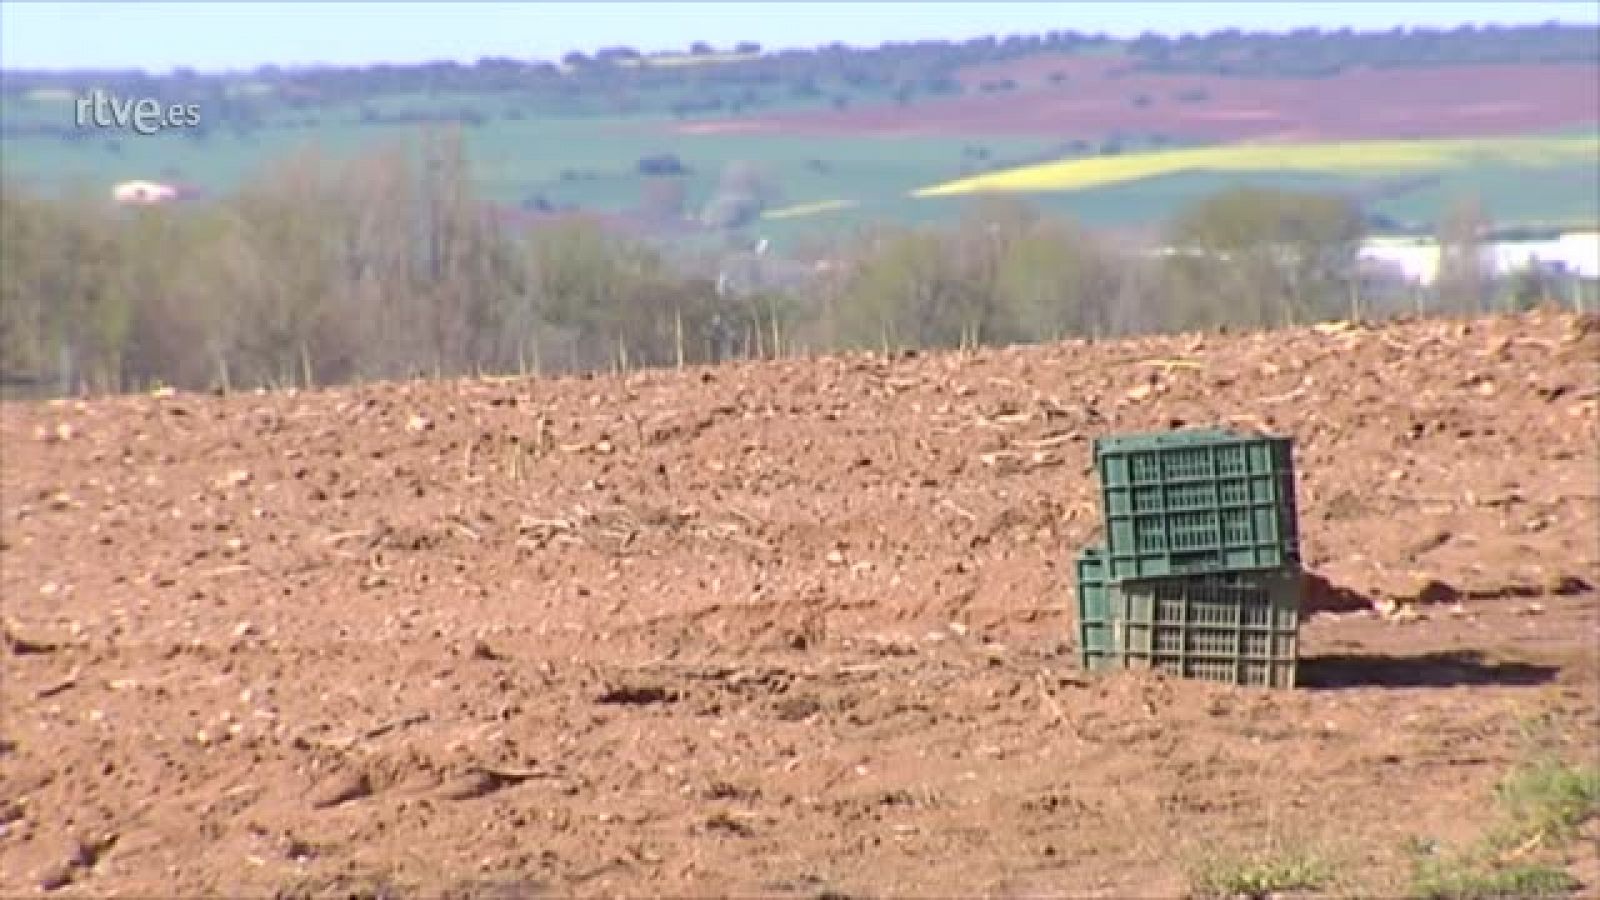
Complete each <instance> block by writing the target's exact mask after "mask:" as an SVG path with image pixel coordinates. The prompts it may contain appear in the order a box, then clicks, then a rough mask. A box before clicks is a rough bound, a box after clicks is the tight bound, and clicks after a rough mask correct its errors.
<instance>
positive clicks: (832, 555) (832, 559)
mask: <svg viewBox="0 0 1600 900" xmlns="http://www.w3.org/2000/svg"><path fill="white" fill-rule="evenodd" d="M825 558H826V559H827V561H828V565H830V566H842V565H844V554H843V553H840V552H839V551H837V550H829V551H828V555H827V556H826V557H825Z"/></svg>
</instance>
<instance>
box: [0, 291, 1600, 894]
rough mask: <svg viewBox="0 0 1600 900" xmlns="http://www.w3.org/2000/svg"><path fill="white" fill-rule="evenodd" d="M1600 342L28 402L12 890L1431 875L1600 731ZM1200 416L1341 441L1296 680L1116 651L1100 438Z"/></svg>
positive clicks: (1009, 885)
mask: <svg viewBox="0 0 1600 900" xmlns="http://www.w3.org/2000/svg"><path fill="white" fill-rule="evenodd" d="M1597 359H1600V323H1597V322H1596V320H1595V319H1593V318H1577V317H1572V316H1564V315H1555V314H1529V315H1525V316H1519V317H1505V318H1491V319H1481V320H1474V321H1429V322H1412V323H1399V324H1394V325H1389V326H1385V327H1381V328H1378V327H1363V326H1345V327H1343V328H1325V329H1323V330H1320V331H1318V330H1306V331H1299V332H1289V333H1275V334H1261V335H1240V336H1217V335H1206V336H1194V335H1190V336H1174V337H1165V338H1158V339H1149V340H1143V341H1138V342H1120V343H1103V344H1087V343H1067V344H1059V345H1052V346H1044V347H1032V348H1014V349H997V350H985V351H982V352H977V353H971V354H966V355H957V354H950V355H920V356H914V357H904V358H895V359H884V358H882V357H871V356H859V357H841V358H825V359H818V360H807V361H778V362H770V363H758V364H744V365H730V366H725V367H721V368H716V369H704V370H689V371H684V372H670V371H658V372H642V373H637V374H634V375H631V376H628V377H602V378H594V379H579V378H567V379H559V380H504V381H462V382H447V383H416V384H383V385H370V386H362V387H348V388H340V389H336V390H325V391H316V392H302V393H273V394H238V395H233V396H228V397H209V396H199V395H190V394H177V395H168V396H148V395H143V396H130V397H122V398H110V399H95V400H89V401H85V402H77V401H66V402H56V403H36V404H22V403H7V404H5V405H4V406H3V421H0V429H3V430H0V449H3V452H4V458H3V466H0V523H3V530H0V538H3V545H0V564H3V565H0V590H3V597H4V613H5V627H6V646H5V648H4V655H3V660H4V669H3V672H4V682H3V688H4V734H3V737H4V743H3V745H0V802H3V804H4V805H3V807H0V822H3V825H0V893H3V894H5V895H18V894H22V895H28V894H31V893H35V892H40V891H43V890H46V889H54V890H55V891H56V892H57V893H58V894H60V895H78V896H88V895H94V896H113V895H122V896H135V895H137V896H146V897H149V896H199V895H211V896H216V895H228V896H265V895H273V894H274V893H280V892H281V893H284V894H309V893H315V894H318V895H325V894H330V893H337V894H339V895H341V896H342V895H345V894H349V893H362V892H366V893H368V894H372V895H378V896H397V897H408V896H439V895H440V894H445V893H448V894H451V895H456V896H461V895H468V894H472V895H480V896H481V895H488V896H499V897H513V896H534V895H538V894H540V893H548V894H551V895H557V894H559V895H572V894H579V895H596V896H615V895H619V894H627V895H651V896H655V895H662V894H674V895H695V896H706V895H712V894H723V895H730V894H731V895H741V896H744V895H753V894H761V895H767V896H779V897H786V896H811V897H815V896H818V895H821V894H824V893H827V892H833V894H835V895H855V896H862V895H878V896H885V895H893V896H904V895H922V896H930V895H933V896H977V895H991V896H1017V895H1023V894H1054V895H1072V896H1119V897H1125V896H1164V895H1173V894H1176V893H1180V892H1182V891H1184V890H1185V889H1186V886H1187V883H1188V882H1187V879H1188V878H1189V876H1190V874H1191V869H1192V867H1193V866H1195V865H1196V864H1197V863H1196V861H1197V860H1203V859H1206V858H1209V857H1214V856H1217V855H1218V854H1222V855H1226V854H1239V855H1246V854H1250V853H1254V852H1257V851H1261V850H1263V848H1268V847H1271V846H1301V847H1307V848H1311V850H1313V851H1314V852H1316V853H1317V854H1319V855H1321V856H1323V857H1325V858H1326V859H1327V860H1329V861H1330V871H1331V872H1332V875H1333V878H1334V886H1333V887H1330V888H1329V890H1345V891H1347V892H1349V891H1353V892H1354V893H1355V894H1356V895H1365V896H1373V895H1386V894H1392V893H1393V891H1395V890H1397V889H1398V888H1397V887H1396V886H1397V885H1400V884H1402V883H1403V880H1404V878H1405V877H1406V874H1407V872H1408V871H1409V865H1410V862H1409V858H1408V856H1407V847H1408V846H1411V845H1412V843H1411V842H1412V841H1413V840H1414V839H1415V840H1432V841H1437V842H1440V843H1441V844H1442V845H1445V846H1457V845H1462V844H1464V843H1465V842H1469V841H1472V840H1474V839H1475V838H1476V837H1478V836H1480V835H1481V834H1482V833H1483V832H1484V831H1485V830H1486V829H1488V828H1489V827H1490V826H1491V824H1492V822H1491V819H1492V817H1493V815H1494V814H1495V813H1494V809H1495V808H1494V804H1493V801H1492V798H1491V791H1492V787H1493V785H1494V784H1495V782H1496V781H1497V779H1499V778H1501V777H1502V776H1503V775H1504V774H1505V772H1506V771H1507V770H1508V768H1509V767H1510V766H1511V765H1512V764H1513V763H1515V762H1516V761H1517V760H1518V759H1519V758H1521V755H1522V754H1523V753H1524V752H1525V750H1526V745H1527V741H1528V738H1527V735H1528V734H1529V733H1531V732H1532V731H1534V730H1538V729H1541V728H1542V729H1545V731H1546V732H1547V734H1546V738H1545V739H1546V740H1549V741H1553V742H1556V743H1558V744H1559V743H1560V742H1561V741H1565V742H1566V746H1567V750H1568V752H1571V753H1579V754H1581V753H1583V752H1584V748H1585V747H1588V748H1589V751H1588V752H1589V753H1590V755H1592V747H1593V743H1592V742H1593V739H1594V735H1593V723H1594V721H1595V715H1596V712H1597V708H1600V705H1597V694H1600V688H1597V685H1596V679H1597V675H1600V667H1597V664H1596V656H1595V654H1596V640H1597V631H1596V621H1597V620H1596V614H1597V612H1600V604H1597V597H1596V593H1595V588H1594V585H1595V584H1596V583H1597V582H1600V572H1597V567H1600V562H1597V551H1600V547H1597V522H1596V500H1597V495H1600V488H1597V476H1600V466H1597V464H1600V454H1597V450H1596V425H1597V403H1600V400H1597V385H1596V362H1597ZM1177 423H1183V424H1188V425H1207V424H1212V425H1235V426H1241V427H1265V428H1268V429H1271V430H1274V431H1278V432H1281V433H1286V434H1289V435H1292V436H1293V437H1294V438H1295V439H1296V442H1297V444H1296V454H1297V455H1296V464H1297V467H1298V471H1299V486H1300V505H1301V509H1302V529H1303V532H1304V535H1305V541H1306V550H1307V555H1308V562H1309V564H1310V566H1311V567H1312V568H1313V569H1314V570H1315V571H1316V573H1317V574H1318V575H1319V576H1321V577H1322V578H1325V579H1326V580H1327V582H1328V583H1329V585H1330V588H1331V589H1329V590H1324V591H1322V592H1321V594H1320V595H1319V598H1318V601H1317V602H1318V604H1319V608H1320V609H1321V610H1322V611H1320V612H1318V613H1317V614H1315V615H1313V616H1312V617H1311V618H1310V619H1309V621H1308V623H1307V624H1306V626H1305V628H1304V629H1303V640H1304V648H1303V662H1302V669H1301V674H1302V681H1304V682H1305V683H1306V687H1304V688H1303V689H1299V690H1295V691H1279V692H1262V691H1250V690H1244V689H1234V688H1229V687H1226V686H1214V685H1206V684H1198V683H1188V682H1178V681H1174V680H1169V679H1165V678H1162V677H1159V676H1155V675H1151V674H1148V673H1144V674H1141V673H1128V674H1123V675H1117V676H1111V677H1106V678H1089V677H1086V676H1084V675H1083V673H1081V672H1079V671H1078V669H1077V667H1076V662H1075V658H1074V655H1073V649H1074V647H1073V642H1074V638H1073V637H1072V635H1073V627H1072V626H1073V613H1072V606H1073V593H1072V585H1071V572H1072V557H1073V555H1074V554H1075V553H1076V552H1077V550H1078V549H1079V548H1080V547H1081V546H1082V545H1083V544H1085V543H1087V542H1089V541H1091V540H1093V539H1095V538H1097V537H1098V523H1097V520H1098V513H1097V508H1096V499H1095V480H1094V477H1093V474H1092V469H1091V465H1090V458H1089V454H1090V450H1089V443H1088V442H1089V441H1090V440H1091V439H1092V438H1093V437H1095V436H1097V435H1101V434H1105V433H1110V432H1116V431H1129V430H1141V429H1148V428H1161V427H1167V426H1169V425H1172V424H1177ZM1379 610H1383V611H1385V612H1380V611H1379ZM1541 722H1542V723H1543V724H1542V725H1541V724H1540V723H1541ZM1578 852H1579V853H1580V856H1579V857H1578V858H1576V859H1574V860H1572V861H1571V864H1572V866H1573V869H1572V871H1573V872H1575V873H1579V874H1580V875H1582V874H1583V873H1590V875H1589V877H1593V876H1592V873H1594V872H1595V871H1596V868H1595V861H1594V860H1592V859H1590V858H1588V857H1585V856H1582V855H1581V854H1582V853H1588V854H1589V855H1590V856H1592V853H1593V851H1592V850H1583V849H1582V848H1581V847H1580V849H1579V851H1578ZM1593 887H1594V886H1593V885H1592V884H1591V885H1590V889H1593Z"/></svg>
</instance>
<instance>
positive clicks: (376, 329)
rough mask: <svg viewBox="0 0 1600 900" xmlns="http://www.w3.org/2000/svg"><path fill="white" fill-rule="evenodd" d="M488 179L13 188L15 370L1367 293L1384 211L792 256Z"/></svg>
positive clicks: (1240, 307) (451, 165)
mask: <svg viewBox="0 0 1600 900" xmlns="http://www.w3.org/2000/svg"><path fill="white" fill-rule="evenodd" d="M474 183H475V179H474V176H473V172H472V167H471V162H470V160H469V159H468V157H467V154H466V153H465V150H464V145H463V142H462V139H461V135H460V133H459V131H444V132H430V133H429V134H428V135H427V137H426V138H425V140H423V141H422V142H421V143H420V144H418V145H403V144H395V145H393V146H390V147H387V148H382V149H379V150H376V151H374V152H371V153H368V154H367V155H364V156H361V157H359V158H354V159H343V160H339V159H331V158H328V157H324V156H321V155H319V154H318V153H316V152H315V151H312V150H305V151H301V152H299V153H297V154H295V155H293V156H291V157H289V158H286V159H284V160H281V161H279V162H278V163H276V164H274V165H272V166H270V167H268V168H266V169H264V170H262V171H260V172H258V173H256V174H255V175H254V176H253V177H252V178H250V179H248V180H247V181H246V182H245V183H244V184H243V185H242V186H241V187H239V188H238V189H237V190H236V191H234V192H233V193H231V194H229V195H227V196H224V197H221V198H217V199H214V200H211V201H207V202H203V203H195V204H177V205H165V206H156V207H141V208H118V207H115V206H113V205H111V204H109V203H108V202H107V200H106V198H104V197H103V196H99V195H95V194H89V193H78V194H75V195H68V196H59V195H44V194H38V193H32V192H30V191H29V190H27V189H25V188H24V187H22V186H20V185H6V186H5V189H4V191H3V192H0V376H3V377H4V380H5V381H7V382H8V383H9V384H11V385H12V386H13V387H14V388H15V387H17V386H19V385H32V386H33V388H32V389H33V391H35V392H39V393H42V392H81V391H121V390H132V389H144V388H148V387H150V386H152V385H155V384H166V385H172V386H175V387H182V388H186V389H197V390H204V389H212V390H216V389H221V390H227V389H239V388H252V387H262V386H287V385H317V384H332V383H340V382H350V381H359V380H372V379H389V378H403V377H414V376H419V375H428V376H433V375H464V374H473V373H516V372H521V373H556V372H584V371H594V370H605V369H612V368H618V367H622V368H633V367H640V366H672V365H687V364H699V363H711V362H718V361H721V360H725V359H729V358H762V357H775V356H788V355H796V354H806V353H818V352H831V351H837V350H845V349H874V350H885V351H894V350H900V349H909V348H947V347H960V346H972V345H976V344H998V343H1013V342H1032V341H1044V340H1054V339H1059V338H1064V337H1073V336H1084V337H1109V336H1116V335H1129V334H1139V333H1150V332H1159V331H1170V330H1187V329H1196V328H1216V327H1232V328H1271V327H1279V326H1286V325H1295V324H1303V323H1306V322H1310V321H1314V320H1317V319H1321V318H1326V317H1329V316H1341V315H1347V314H1350V313H1351V312H1352V307H1356V308H1355V309H1354V311H1355V312H1357V313H1362V312H1363V310H1361V309H1360V308H1359V304H1360V303H1361V298H1360V293H1361V288H1360V284H1359V276H1358V272H1357V267H1356V266H1355V258H1356V252H1357V248H1358V245H1359V242H1360V240H1361V238H1362V236H1363V225H1362V217H1361V215H1360V211H1359V209H1358V208H1357V207H1356V206H1355V205H1353V204H1352V203H1350V202H1349V201H1348V200H1347V199H1343V198H1340V197H1337V196H1323V195H1318V194H1303V193H1296V192H1286V191H1277V190H1262V189H1250V188H1240V189H1233V190H1228V191H1224V192H1221V193H1218V194H1216V195H1214V196H1211V197H1208V198H1205V199H1203V200H1201V201H1199V202H1197V203H1196V204H1195V205H1193V206H1192V207H1190V208H1188V209H1186V210H1184V211H1182V212H1181V213H1180V214H1179V215H1177V216H1176V217H1175V218H1174V219H1173V221H1172V222H1171V223H1170V226H1169V228H1168V229H1167V233H1166V234H1165V235H1164V243H1165V245H1166V246H1167V247H1168V252H1166V253H1151V252H1142V251H1137V252H1136V251H1135V250H1134V249H1132V248H1130V247H1127V246H1124V245H1121V244H1116V243H1113V242H1111V241H1110V240H1108V239H1107V238H1106V237H1105V236H1103V235H1099V234H1096V233H1094V232H1091V231H1089V230H1087V229H1085V228H1083V227H1081V226H1079V225H1078V224H1076V223H1074V222H1072V221H1070V220H1068V219H1064V218H1060V217H1055V216H1050V215H1045V214H1043V213H1041V212H1040V211H1038V210H1037V209H1034V208H1032V207H1030V206H1029V205H1028V204H1026V203H1024V202H1021V201H1018V200H1013V199H1005V198H993V197H991V198H980V199H978V200H976V201H974V202H973V204H972V205H971V206H970V207H969V208H967V209H966V211H965V212H964V214H963V215H962V216H961V217H960V218H959V219H958V220H957V221H953V222H950V223H947V224H943V225H938V226H924V227H910V226H887V225H885V226H876V227H871V228H865V229H863V230H861V231H860V232H858V233H853V234H849V235H843V236H841V237H839V238H838V239H837V240H836V241H835V242H834V243H833V244H832V245H818V246H814V247H811V248H809V250H808V251H807V254H806V255H805V257H804V259H794V258H790V259H780V258H775V257H771V256H767V255H764V254H753V253H745V254H736V255H731V256H730V255H727V254H722V255H712V256H695V255H691V254H689V253H687V252H685V251H683V250H681V249H675V248H674V246H673V245H652V244H649V243H646V242H644V241H640V240H634V239H630V238H626V237H620V236H617V235H614V234H611V233H608V232H607V231H606V230H604V229H603V228H602V227H601V226H600V224H599V223H597V222H596V221H593V220H589V219H584V218H582V217H556V218H555V220H554V221H552V222H549V223H546V224H541V225H539V226H537V227H534V228H531V229H530V228H522V227H514V226H513V224H512V223H509V222H507V221H506V220H505V219H504V217H503V214H502V213H500V212H497V210H499V209H500V208H499V207H496V206H494V205H493V204H490V203H488V202H486V201H485V200H484V199H483V198H481V197H480V196H478V195H477V193H476V192H475V190H474V187H473V185H474ZM1475 215H1478V216H1481V214H1480V213H1478V212H1475V211H1474V210H1473V209H1471V208H1468V209H1466V210H1465V212H1464V213H1463V214H1461V215H1457V216H1455V217H1454V218H1452V219H1450V220H1449V227H1450V228H1451V229H1453V230H1452V232H1451V234H1452V235H1453V236H1452V237H1450V241H1451V243H1450V246H1451V247H1453V248H1457V249H1460V248H1464V247H1467V246H1468V245H1469V244H1470V243H1471V242H1472V241H1474V240H1476V239H1477V235H1479V234H1481V233H1482V227H1481V221H1480V220H1479V219H1475V218H1473V216H1475ZM1457 257H1460V258H1462V259H1465V258H1466V256H1465V255H1462V254H1460V253H1457V254H1455V255H1454V256H1452V257H1451V258H1457ZM1480 274H1481V273H1480ZM1443 283H1444V284H1446V285H1447V286H1449V287H1447V291H1448V293H1449V296H1446V297H1443V298H1441V299H1440V300H1439V301H1431V302H1434V303H1435V306H1437V305H1438V304H1439V303H1440V302H1442V303H1443V304H1444V305H1449V306H1453V307H1454V308H1460V309H1463V310H1476V309H1482V308H1483V307H1484V304H1485V303H1486V302H1487V298H1488V296H1489V295H1488V293H1487V292H1488V290H1489V286H1488V284H1487V282H1485V281H1484V280H1483V279H1482V278H1479V277H1477V275H1473V277H1470V278H1469V277H1466V276H1460V277H1456V278H1455V279H1454V280H1453V281H1452V280H1450V279H1446V280H1445V281H1444V282H1443ZM1450 285H1453V286H1450Z"/></svg>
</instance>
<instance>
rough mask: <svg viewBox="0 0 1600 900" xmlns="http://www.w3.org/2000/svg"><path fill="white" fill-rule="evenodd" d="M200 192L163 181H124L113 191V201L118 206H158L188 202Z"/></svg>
mask: <svg viewBox="0 0 1600 900" xmlns="http://www.w3.org/2000/svg"><path fill="white" fill-rule="evenodd" d="M198 194H199V191H198V190H196V189H194V188H191V187H188V186H187V185H181V184H168V183H166V182H161V181H124V182H122V183H121V184H118V185H116V186H115V187H113V188H112V189H111V199H112V200H114V201H115V202H116V203H117V205H118V206H156V205H159V204H162V203H172V202H174V201H177V200H187V199H190V198H192V197H195V196H197V195H198Z"/></svg>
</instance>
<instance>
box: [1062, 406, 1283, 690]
mask: <svg viewBox="0 0 1600 900" xmlns="http://www.w3.org/2000/svg"><path fill="white" fill-rule="evenodd" d="M1094 456H1095V468H1096V469H1097V470H1098V473H1099V477H1100V493H1101V502H1102V514H1103V515H1104V518H1105V533H1106V543H1105V544H1104V545H1095V546H1091V547H1088V548H1085V549H1084V550H1083V552H1082V553H1081V554H1079V556H1078V561H1077V581H1078V584H1077V593H1078V640H1079V654H1080V659H1081V661H1082V664H1083V666H1084V668H1086V669H1093V670H1103V669H1116V668H1156V669H1160V670H1162V671H1165V672H1168V673H1170V674H1172V675H1176V676H1179V677H1184V678H1200V679H1205V680H1208V681H1222V682H1227V683H1230V684H1239V685H1253V686H1263V687H1293V686H1294V682H1295V669H1296V666H1297V664H1298V661H1299V632H1300V598H1301V591H1302V589H1303V578H1302V574H1301V569H1300V540H1299V527H1298V523H1297V518H1298V516H1297V512H1296V507H1295V488H1294V460H1293V445H1292V442H1291V441H1290V439H1288V438H1285V437H1276V436H1271V435H1257V434H1243V433H1238V432H1231V431H1220V430H1210V429H1206V430H1202V429H1189V430H1179V431H1166V432H1157V433H1148V434H1128V435H1120V436H1116V437H1108V438H1101V439H1099V440H1097V441H1095V444H1094Z"/></svg>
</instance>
